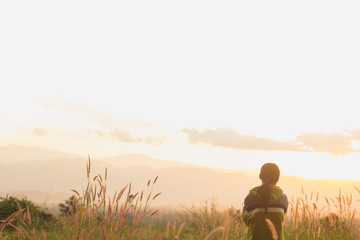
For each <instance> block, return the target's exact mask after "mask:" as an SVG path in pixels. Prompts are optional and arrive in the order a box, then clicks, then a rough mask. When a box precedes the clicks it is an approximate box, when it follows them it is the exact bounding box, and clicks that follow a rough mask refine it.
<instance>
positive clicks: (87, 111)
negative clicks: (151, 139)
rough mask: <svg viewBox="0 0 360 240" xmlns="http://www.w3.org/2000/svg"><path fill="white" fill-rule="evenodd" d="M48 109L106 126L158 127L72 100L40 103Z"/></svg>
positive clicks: (154, 124)
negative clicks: (97, 109)
mask: <svg viewBox="0 0 360 240" xmlns="http://www.w3.org/2000/svg"><path fill="white" fill-rule="evenodd" d="M42 105H43V106H44V107H46V108H49V109H55V110H60V111H65V112H69V113H72V114H75V115H78V116H81V117H84V118H86V119H88V120H89V121H91V122H93V123H96V124H99V125H102V126H106V127H119V126H121V127H130V128H155V127H159V124H156V123H153V122H148V121H142V120H136V119H130V120H129V119H127V120H126V119H119V118H117V117H116V116H114V115H111V114H107V113H104V112H99V111H95V110H93V109H91V108H89V107H87V106H84V105H81V104H78V103H73V102H66V101H62V102H47V103H43V104H42Z"/></svg>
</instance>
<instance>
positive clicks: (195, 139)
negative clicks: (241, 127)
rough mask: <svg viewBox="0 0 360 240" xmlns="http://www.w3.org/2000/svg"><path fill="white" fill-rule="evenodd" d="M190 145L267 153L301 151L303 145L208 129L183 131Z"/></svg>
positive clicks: (233, 131)
mask: <svg viewBox="0 0 360 240" xmlns="http://www.w3.org/2000/svg"><path fill="white" fill-rule="evenodd" d="M183 132H185V133H186V134H187V136H188V139H189V141H190V143H192V144H196V143H201V142H202V143H209V144H211V145H212V146H218V147H227V148H234V149H241V150H265V151H301V145H297V144H296V143H295V142H282V141H277V140H272V139H268V138H261V137H256V136H253V135H247V134H239V133H238V132H236V131H235V130H234V129H231V128H217V129H207V130H204V131H203V132H200V131H198V130H195V129H183Z"/></svg>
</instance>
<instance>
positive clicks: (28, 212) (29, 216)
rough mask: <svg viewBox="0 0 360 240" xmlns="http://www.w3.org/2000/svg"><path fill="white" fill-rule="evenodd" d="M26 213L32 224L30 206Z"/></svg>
mask: <svg viewBox="0 0 360 240" xmlns="http://www.w3.org/2000/svg"><path fill="white" fill-rule="evenodd" d="M26 215H27V218H28V219H29V223H30V224H31V215H30V209H29V206H27V207H26Z"/></svg>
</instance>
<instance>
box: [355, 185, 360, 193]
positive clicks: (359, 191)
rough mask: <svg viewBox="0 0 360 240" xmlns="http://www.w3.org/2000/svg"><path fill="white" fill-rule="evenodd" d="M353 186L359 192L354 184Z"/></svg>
mask: <svg viewBox="0 0 360 240" xmlns="http://www.w3.org/2000/svg"><path fill="white" fill-rule="evenodd" d="M353 186H354V188H355V189H356V191H358V193H360V190H359V189H358V188H357V187H356V186H355V185H353Z"/></svg>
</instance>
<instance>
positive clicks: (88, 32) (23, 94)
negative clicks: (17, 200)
mask: <svg viewBox="0 0 360 240" xmlns="http://www.w3.org/2000/svg"><path fill="white" fill-rule="evenodd" d="M359 7H360V4H359V2H357V1H345V2H344V1H301V2H289V1H276V2H269V1H260V2H252V1H250V2H248V1H225V2H220V1H193V0H192V1H177V2H174V1H120V2H119V1H106V2H103V1H58V2H55V1H38V0H36V1H2V2H1V3H0V35H1V37H0V83H1V87H0V110H1V111H0V147H4V148H5V147H7V146H9V145H10V146H11V145H16V146H27V147H39V148H44V149H49V150H56V151H59V152H62V153H64V154H68V155H66V156H67V157H68V156H70V155H74V154H76V155H77V156H81V157H83V158H84V159H86V157H87V155H88V154H89V155H90V156H92V157H93V158H95V159H96V158H105V157H112V156H116V155H121V154H144V155H146V156H150V157H152V158H157V159H164V160H176V161H178V162H181V163H189V164H194V165H199V166H206V167H214V168H222V169H259V168H260V167H261V165H262V164H263V163H266V162H275V163H277V164H278V165H279V166H280V169H281V172H282V174H284V175H290V176H298V177H302V178H310V179H322V178H327V179H350V180H360V175H359V170H358V169H359V166H360V164H359V159H360V144H359V142H360V114H359V111H358V109H359V106H358V105H359V103H360V94H359V87H358V85H359V84H358V83H359V78H360V72H359V66H360V58H359V56H360V45H359V42H360V32H359V31H358V29H359V24H360V15H359ZM4 151H5V150H4ZM6 151H7V150H6ZM3 156H7V155H5V152H4V155H3ZM44 156H47V155H44ZM59 156H60V155H59ZM61 156H62V157H63V156H65V155H61ZM8 159H10V157H9V158H8ZM14 159H15V158H14ZM44 159H45V157H44ZM0 160H4V162H0V164H5V160H6V159H0ZM14 161H15V160H14ZM109 161H110V160H109ZM10 162H11V161H10ZM10 162H6V164H9V163H10ZM209 195H211V193H209Z"/></svg>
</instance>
